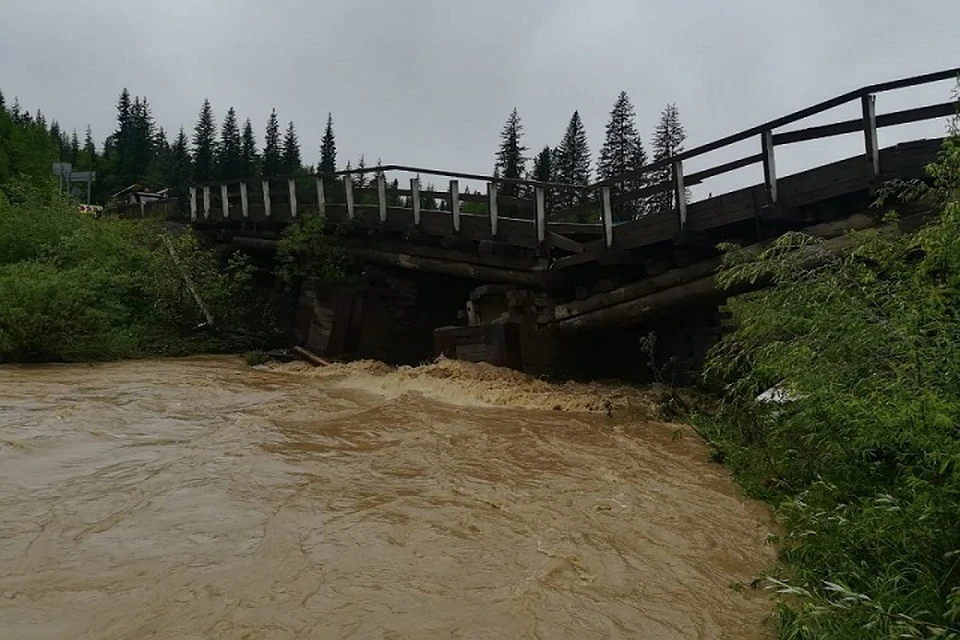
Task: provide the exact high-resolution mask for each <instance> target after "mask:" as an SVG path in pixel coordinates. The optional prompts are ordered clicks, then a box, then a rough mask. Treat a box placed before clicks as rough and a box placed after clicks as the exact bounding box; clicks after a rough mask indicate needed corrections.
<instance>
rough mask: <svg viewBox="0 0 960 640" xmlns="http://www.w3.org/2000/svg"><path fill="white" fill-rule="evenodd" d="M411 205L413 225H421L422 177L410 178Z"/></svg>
mask: <svg viewBox="0 0 960 640" xmlns="http://www.w3.org/2000/svg"><path fill="white" fill-rule="evenodd" d="M410 205H411V208H412V209H413V226H415V227H419V226H420V179H419V178H410Z"/></svg>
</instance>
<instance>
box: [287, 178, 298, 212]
mask: <svg viewBox="0 0 960 640" xmlns="http://www.w3.org/2000/svg"><path fill="white" fill-rule="evenodd" d="M287 191H288V192H289V194H290V217H291V218H296V217H297V181H296V180H294V179H293V178H290V179H289V180H287Z"/></svg>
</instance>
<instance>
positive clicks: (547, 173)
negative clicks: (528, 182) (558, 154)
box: [532, 145, 553, 182]
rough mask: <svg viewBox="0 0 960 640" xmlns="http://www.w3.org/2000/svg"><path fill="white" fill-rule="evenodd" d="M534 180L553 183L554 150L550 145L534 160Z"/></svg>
mask: <svg viewBox="0 0 960 640" xmlns="http://www.w3.org/2000/svg"><path fill="white" fill-rule="evenodd" d="M532 178H533V179H534V180H536V181H538V182H553V150H552V149H551V148H550V147H549V145H548V146H546V147H544V148H543V151H541V152H540V153H538V154H537V157H536V158H534V160H533V175H532Z"/></svg>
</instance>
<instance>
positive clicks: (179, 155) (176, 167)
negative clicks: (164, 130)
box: [164, 127, 193, 200]
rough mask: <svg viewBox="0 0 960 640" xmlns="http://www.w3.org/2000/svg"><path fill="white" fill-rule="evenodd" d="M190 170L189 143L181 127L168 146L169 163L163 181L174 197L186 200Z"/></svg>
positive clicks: (191, 164)
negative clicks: (175, 137)
mask: <svg viewBox="0 0 960 640" xmlns="http://www.w3.org/2000/svg"><path fill="white" fill-rule="evenodd" d="M192 170H193V162H192V159H191V157H190V141H189V139H188V138H187V133H186V131H184V130H183V127H180V133H179V134H177V139H176V140H174V142H173V144H172V145H171V146H170V161H169V163H168V164H167V175H166V178H165V180H164V182H165V183H166V185H167V186H168V187H170V189H171V191H172V192H173V195H174V196H175V197H177V198H181V199H183V200H186V197H187V187H189V186H190V178H191V173H192Z"/></svg>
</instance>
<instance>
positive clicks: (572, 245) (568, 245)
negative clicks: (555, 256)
mask: <svg viewBox="0 0 960 640" xmlns="http://www.w3.org/2000/svg"><path fill="white" fill-rule="evenodd" d="M547 240H549V242H550V246H551V247H557V248H558V249H563V250H564V251H569V252H570V253H583V251H584V245H583V243H582V242H577V241H576V240H572V239H571V238H568V237H567V236H564V235H561V234H559V233H556V232H553V231H547Z"/></svg>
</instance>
